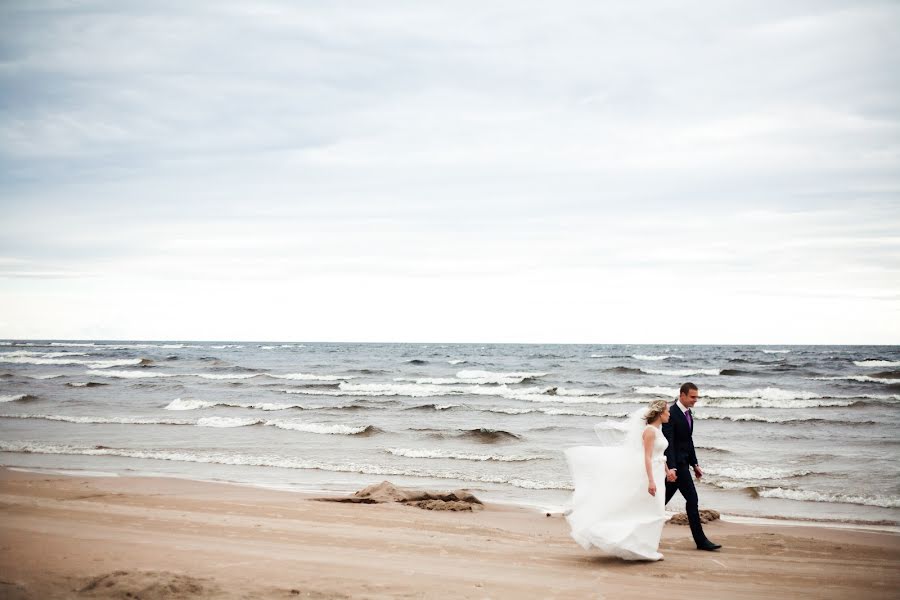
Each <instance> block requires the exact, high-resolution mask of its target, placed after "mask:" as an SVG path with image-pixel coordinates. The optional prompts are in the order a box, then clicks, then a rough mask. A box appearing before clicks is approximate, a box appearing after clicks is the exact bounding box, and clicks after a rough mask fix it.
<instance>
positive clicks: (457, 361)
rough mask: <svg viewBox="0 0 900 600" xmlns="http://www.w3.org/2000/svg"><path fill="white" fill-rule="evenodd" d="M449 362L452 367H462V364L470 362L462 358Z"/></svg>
mask: <svg viewBox="0 0 900 600" xmlns="http://www.w3.org/2000/svg"><path fill="white" fill-rule="evenodd" d="M447 362H448V363H450V364H451V365H460V364H462V363H465V362H469V361H467V360H463V359H462V358H454V359H453V360H448V361H447Z"/></svg>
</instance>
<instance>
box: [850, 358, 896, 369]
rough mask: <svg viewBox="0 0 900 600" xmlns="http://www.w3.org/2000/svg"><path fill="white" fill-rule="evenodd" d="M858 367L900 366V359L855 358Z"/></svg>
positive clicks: (854, 362)
mask: <svg viewBox="0 0 900 600" xmlns="http://www.w3.org/2000/svg"><path fill="white" fill-rule="evenodd" d="M853 364H854V365H856V366H857V367H900V360H876V359H871V360H854V361H853Z"/></svg>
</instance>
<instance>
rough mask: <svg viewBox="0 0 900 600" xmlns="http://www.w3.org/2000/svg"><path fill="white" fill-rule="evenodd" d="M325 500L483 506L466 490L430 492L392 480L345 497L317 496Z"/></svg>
mask: <svg viewBox="0 0 900 600" xmlns="http://www.w3.org/2000/svg"><path fill="white" fill-rule="evenodd" d="M317 500H321V501H323V502H346V503H349V504H384V503H388V502H397V503H399V504H405V505H406V506H415V507H418V508H423V509H425V510H452V511H471V510H480V509H481V508H483V507H484V506H483V504H482V502H481V500H479V499H478V498H476V497H475V496H473V495H472V494H470V493H469V492H467V491H465V490H456V491H453V492H429V491H422V490H409V489H404V488H398V487H397V486H395V485H394V484H393V483H391V482H390V481H382V482H381V483H377V484H375V485H370V486H369V487H367V488H363V489H361V490H359V491H358V492H356V493H355V494H353V495H352V496H347V497H343V498H317Z"/></svg>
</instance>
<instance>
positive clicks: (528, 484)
mask: <svg viewBox="0 0 900 600" xmlns="http://www.w3.org/2000/svg"><path fill="white" fill-rule="evenodd" d="M0 452H22V453H30V454H65V455H75V456H123V457H128V458H140V459H150V460H167V461H176V462H191V463H205V464H222V465H248V466H258V467H277V468H282V469H311V470H320V471H328V472H337V473H362V474H366V475H396V476H404V477H419V478H428V479H452V480H457V481H464V482H476V483H478V482H480V483H496V484H504V485H511V486H514V487H518V488H523V489H529V490H571V489H572V486H571V484H569V483H566V482H561V481H535V480H531V479H524V478H518V477H512V478H508V477H502V476H492V475H488V474H473V473H463V472H459V471H439V470H435V471H430V470H426V469H403V468H396V467H388V466H383V465H373V464H365V463H354V462H344V463H329V462H323V461H318V460H304V459H301V458H296V457H286V456H278V455H274V454H265V455H244V454H223V453H212V452H196V451H195V452H192V451H186V450H185V451H177V450H134V449H130V448H107V447H85V446H69V445H61V444H46V443H42V442H6V441H0Z"/></svg>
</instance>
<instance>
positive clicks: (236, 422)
mask: <svg viewBox="0 0 900 600" xmlns="http://www.w3.org/2000/svg"><path fill="white" fill-rule="evenodd" d="M259 423H262V421H261V420H260V419H253V418H246V417H203V418H201V419H197V425H198V426H199V427H247V426H249V425H257V424H259Z"/></svg>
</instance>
